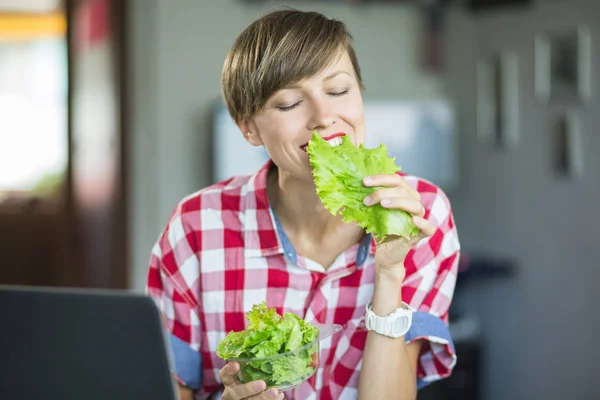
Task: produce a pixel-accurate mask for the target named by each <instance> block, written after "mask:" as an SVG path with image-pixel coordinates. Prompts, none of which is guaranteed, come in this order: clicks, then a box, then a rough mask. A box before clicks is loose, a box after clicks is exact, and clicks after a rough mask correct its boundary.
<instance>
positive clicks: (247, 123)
mask: <svg viewBox="0 0 600 400" xmlns="http://www.w3.org/2000/svg"><path fill="white" fill-rule="evenodd" d="M237 126H238V128H240V131H242V135H243V136H244V139H246V140H247V141H248V143H250V144H251V145H252V146H257V147H258V146H262V144H263V143H262V140H261V139H260V136H259V135H258V133H257V129H256V125H254V123H253V122H252V120H251V119H249V118H244V119H242V120H240V121H238V122H237Z"/></svg>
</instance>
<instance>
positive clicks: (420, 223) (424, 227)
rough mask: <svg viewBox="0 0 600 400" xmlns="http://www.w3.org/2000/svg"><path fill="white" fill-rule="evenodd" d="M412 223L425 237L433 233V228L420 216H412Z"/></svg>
mask: <svg viewBox="0 0 600 400" xmlns="http://www.w3.org/2000/svg"><path fill="white" fill-rule="evenodd" d="M413 223H414V224H415V225H416V226H417V228H419V229H420V230H421V233H422V234H423V235H424V236H425V237H427V236H431V235H433V234H434V233H435V229H436V228H435V226H434V225H433V224H432V223H431V222H429V221H427V220H426V219H425V218H423V217H421V216H416V215H415V216H413Z"/></svg>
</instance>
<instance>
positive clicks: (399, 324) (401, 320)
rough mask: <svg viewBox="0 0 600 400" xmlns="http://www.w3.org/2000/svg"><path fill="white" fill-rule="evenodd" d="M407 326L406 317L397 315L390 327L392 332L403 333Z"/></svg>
mask: <svg viewBox="0 0 600 400" xmlns="http://www.w3.org/2000/svg"><path fill="white" fill-rule="evenodd" d="M407 326H408V317H405V316H402V317H398V318H397V319H396V320H395V321H394V327H393V328H392V332H394V333H396V334H400V333H403V332H404V330H405V329H406V328H407Z"/></svg>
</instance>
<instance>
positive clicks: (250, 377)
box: [227, 324, 342, 391]
mask: <svg viewBox="0 0 600 400" xmlns="http://www.w3.org/2000/svg"><path fill="white" fill-rule="evenodd" d="M315 326H316V327H317V329H318V330H319V335H318V337H317V339H315V340H314V341H313V342H311V343H308V344H306V345H304V346H302V347H300V348H298V349H295V350H291V351H288V352H286V353H280V354H276V355H273V356H269V357H260V358H231V359H228V360H227V362H237V363H238V364H239V365H240V370H239V371H238V373H237V376H236V378H237V380H238V381H239V382H240V383H247V382H252V381H258V380H263V381H265V382H266V384H267V387H268V388H277V390H279V391H285V390H291V389H294V388H296V387H297V386H298V385H300V384H301V383H302V382H304V381H306V380H307V379H309V378H310V377H311V376H313V375H314V374H315V372H316V371H317V368H318V367H319V363H320V357H319V355H320V349H321V342H322V341H323V340H325V339H327V338H329V337H330V336H332V335H333V334H335V333H337V332H339V331H340V330H342V326H341V325H338V324H331V325H315Z"/></svg>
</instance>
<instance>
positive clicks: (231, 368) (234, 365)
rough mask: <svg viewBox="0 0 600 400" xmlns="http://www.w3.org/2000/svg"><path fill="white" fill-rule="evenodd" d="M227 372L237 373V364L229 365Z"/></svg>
mask: <svg viewBox="0 0 600 400" xmlns="http://www.w3.org/2000/svg"><path fill="white" fill-rule="evenodd" d="M229 371H231V372H235V371H237V364H236V363H233V364H231V365H229Z"/></svg>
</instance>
